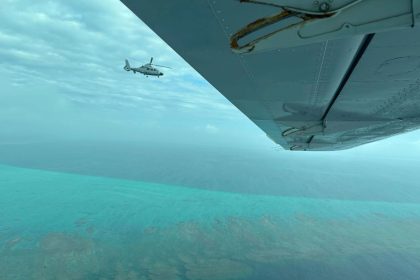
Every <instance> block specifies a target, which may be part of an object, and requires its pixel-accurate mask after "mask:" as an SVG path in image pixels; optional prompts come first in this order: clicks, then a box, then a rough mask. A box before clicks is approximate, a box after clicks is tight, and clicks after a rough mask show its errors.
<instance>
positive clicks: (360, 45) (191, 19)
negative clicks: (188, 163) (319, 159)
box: [121, 0, 420, 150]
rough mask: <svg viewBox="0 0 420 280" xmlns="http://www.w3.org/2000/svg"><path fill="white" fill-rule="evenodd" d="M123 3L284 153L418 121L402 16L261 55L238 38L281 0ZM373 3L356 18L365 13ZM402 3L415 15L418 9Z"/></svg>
mask: <svg viewBox="0 0 420 280" xmlns="http://www.w3.org/2000/svg"><path fill="white" fill-rule="evenodd" d="M121 1H122V2H123V3H124V4H125V5H126V6H127V7H128V8H129V9H131V10H132V11H133V12H134V13H135V14H136V15H137V16H138V17H139V18H140V19H141V20H142V21H143V22H145V23H146V24H147V25H148V26H149V27H150V28H151V29H152V30H153V31H155V32H156V33H157V34H158V35H159V36H160V37H161V38H162V39H163V40H164V41H165V42H166V43H168V44H169V45H170V46H171V47H172V48H173V49H174V50H175V51H176V52H177V53H178V54H180V55H181V56H182V57H183V58H184V59H185V60H186V61H187V62H188V63H189V64H190V65H192V66H193V67H194V68H195V69H196V70H197V71H198V72H199V73H200V74H201V75H202V76H203V77H205V78H206V79H207V80H208V81H209V82H210V83H211V84H212V85H213V86H214V87H215V88H216V89H218V90H219V91H220V92H221V93H222V94H223V95H224V96H225V97H226V98H227V99H228V100H229V101H231V102H232V103H233V104H234V105H235V106H236V107H237V108H239V109H240V110H241V111H242V112H243V113H244V114H245V115H246V116H247V117H248V118H249V119H251V120H252V121H253V122H254V123H255V124H256V125H257V126H259V127H260V128H261V129H262V130H263V131H265V133H266V134H267V136H268V137H270V138H271V139H272V140H273V141H274V142H276V143H278V144H280V145H281V146H282V147H284V148H285V149H291V150H339V149H346V148H350V147H354V146H358V145H361V144H364V143H368V142H373V141H376V140H379V139H383V138H386V137H389V136H391V135H395V134H399V133H403V132H407V131H410V130H414V129H417V128H418V127H419V126H420V30H419V29H418V28H416V27H414V28H411V27H407V26H402V25H401V24H400V25H399V26H398V24H396V23H395V17H389V18H392V23H389V24H388V25H386V24H385V26H384V24H382V25H380V24H379V25H378V24H377V23H376V22H374V23H373V24H372V22H373V21H372V20H371V21H369V20H367V21H366V22H369V24H371V25H369V27H367V28H366V30H364V29H363V30H362V28H359V27H357V28H358V29H357V30H356V31H357V32H353V33H351V34H350V35H348V34H347V35H346V34H344V35H343V34H338V35H337V36H335V33H333V34H332V35H330V33H327V32H326V34H327V35H325V36H324V37H322V36H320V37H317V39H316V40H313V41H309V43H300V41H299V40H298V41H297V43H296V42H294V41H293V40H292V39H290V40H289V41H288V40H287V38H288V37H285V38H286V40H283V41H281V40H280V41H279V42H284V43H285V46H283V45H282V46H278V47H277V45H276V42H274V43H272V44H271V45H269V44H268V43H267V44H266V45H269V47H267V46H264V43H266V42H262V43H261V44H260V45H257V47H256V50H258V51H255V52H253V51H251V52H241V51H237V50H236V51H235V50H234V49H233V48H234V46H233V45H234V44H235V43H232V36H233V35H234V34H237V32H238V31H240V30H243V29H244V27H245V28H252V24H255V23H256V24H260V21H258V20H257V19H261V18H263V19H264V18H267V17H268V16H271V15H278V13H279V11H280V10H281V9H280V8H279V5H274V4H272V3H271V4H270V3H263V4H261V3H260V4H258V3H250V2H252V1H249V0H248V1H244V0H242V1H236V0H223V1H221V0H177V1H168V0H153V1H149V0H121ZM363 1H366V0H362V1H353V2H354V3H356V4H357V3H360V2H363ZM382 1H384V2H381V4H382V3H385V2H387V3H388V4H389V3H391V2H390V1H387V0H382ZM393 1H394V0H393ZM414 1H415V2H416V1H417V0H414ZM245 2H247V3H245ZM255 2H258V1H255ZM259 2H270V1H259ZM271 2H273V3H274V2H276V3H277V2H282V1H280V0H278V1H275V0H272V1H271ZM284 2H287V1H284ZM289 2H293V1H289ZM294 2H296V3H303V2H305V1H294ZM310 2H311V3H312V2H313V1H310ZM315 2H317V3H319V2H322V1H315ZM330 2H332V1H330ZM336 2H340V1H336ZM341 2H346V1H341ZM347 2H349V3H350V2H352V1H347ZM366 2H368V1H366ZM396 2H399V1H394V3H396ZM403 2H404V1H403V0H401V3H403ZM408 2H410V3H411V0H410V1H408ZM408 2H407V3H408ZM417 2H418V1H417ZM404 3H405V2H404ZM389 5H394V4H392V3H391V4H389ZM395 5H396V4H395ZM401 5H402V4H401ZM407 5H408V4H407ZM354 6H355V7H356V6H357V5H354ZM376 7H378V6H376ZM382 7H385V6H381V8H382ZM390 8H392V11H396V10H398V9H397V8H401V9H403V7H390ZM366 9H367V10H366ZM369 9H370V10H369ZM372 9H374V8H372V7H371V8H369V7H367V8H363V9H362V10H359V11H358V13H357V14H358V15H360V14H364V15H365V16H366V17H368V16H370V14H369V13H372ZM404 9H412V10H413V11H412V12H413V14H414V8H412V7H411V6H410V7H408V6H407V7H404ZM384 10H385V8H384ZM343 14H345V13H343ZM372 14H374V13H372ZM413 14H410V13H408V15H407V14H404V13H403V12H401V16H400V17H399V19H401V20H402V19H403V17H404V19H408V17H410V20H411V16H413ZM298 15H299V14H298ZM329 16H330V15H324V16H323V15H315V16H313V18H314V19H315V20H318V19H320V20H324V17H329ZM340 16H341V14H338V15H334V17H330V18H329V19H328V20H330V19H334V20H339V19H340ZM343 17H344V15H343ZM273 18H274V17H273ZM302 18H304V17H303V16H302ZM302 18H301V19H299V20H302ZM306 18H308V16H306V17H305V18H304V19H306ZM354 18H355V17H353V18H351V17H349V19H348V20H349V21H350V20H352V19H354ZM255 20H257V21H256V22H255ZM294 20H296V19H294V18H292V17H291V18H285V20H284V21H281V22H280V21H279V22H278V23H277V24H280V25H277V26H275V25H274V24H273V25H269V26H268V27H266V28H268V29H269V30H268V31H267V30H264V29H263V28H261V30H256V32H254V33H253V34H251V36H254V37H253V38H251V39H250V40H251V41H252V40H253V39H255V38H257V37H258V36H260V35H261V34H263V35H264V34H269V33H270V32H273V30H277V29H281V28H284V27H285V26H287V25H291V24H293V23H294ZM250 23H252V24H251V25H250ZM282 24H283V25H282ZM375 24H376V25H375ZM413 25H414V22H413ZM343 26H344V25H343ZM354 26H356V25H351V26H350V25H345V27H346V28H349V27H352V28H353V27H354ZM372 26H373V27H372ZM394 26H396V27H397V28H393V27H394ZM298 27H299V26H298ZM320 28H322V27H318V29H317V30H319V29H320ZM343 28H344V27H343ZM370 30H374V31H376V30H378V31H380V32H370V33H369V31H370ZM286 31H289V30H286ZM291 31H293V30H291ZM258 32H259V33H258ZM279 34H280V35H282V33H279ZM276 35H277V34H276ZM304 35H305V34H303V35H302V33H299V36H302V37H303V36H304ZM309 37H310V36H309V35H308V38H309ZM298 39H299V38H298ZM250 40H248V41H250ZM236 43H241V40H239V42H236ZM260 46H261V50H259V47H260ZM264 47H265V49H264Z"/></svg>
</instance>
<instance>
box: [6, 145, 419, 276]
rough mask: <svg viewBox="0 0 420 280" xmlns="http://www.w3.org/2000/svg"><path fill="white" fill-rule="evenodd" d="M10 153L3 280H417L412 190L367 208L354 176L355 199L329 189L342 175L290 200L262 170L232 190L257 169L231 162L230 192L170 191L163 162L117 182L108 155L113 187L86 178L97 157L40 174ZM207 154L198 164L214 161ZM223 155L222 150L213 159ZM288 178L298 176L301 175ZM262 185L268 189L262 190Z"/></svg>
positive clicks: (32, 163)
mask: <svg viewBox="0 0 420 280" xmlns="http://www.w3.org/2000/svg"><path fill="white" fill-rule="evenodd" d="M97 148H98V147H97ZM98 149H99V148H98ZM6 150H7V149H5V150H3V151H1V150H0V152H1V153H0V155H2V159H3V162H7V164H6V163H3V164H2V165H0V194H1V195H0V272H1V276H0V279H2V280H3V279H4V280H9V279H25V280H26V279H101V280H105V279H132V280H134V279H142V280H147V279H150V280H155V279H165V280H170V279H191V280H193V279H198V280H211V279H226V280H227V279H255V280H256V279H267V280H270V279H273V280H274V279H276V280H277V279H286V280H288V279H290V280H295V279H296V280H297V279H311V280H313V279H315V280H317V279H320V280H321V279H322V280H328V279H334V280H335V279H344V280H346V279H359V280H360V279H362V280H363V279H415V280H417V279H419V278H418V277H419V271H420V237H419V236H420V204H419V203H418V202H417V199H419V197H416V195H415V194H416V190H415V188H414V189H413V187H409V186H408V185H403V186H402V189H407V190H411V192H410V194H411V198H410V197H409V196H407V195H404V194H401V193H400V191H396V190H397V189H398V188H396V187H395V186H394V185H393V184H392V183H388V184H387V185H384V188H383V189H384V191H383V193H384V194H383V195H382V198H381V196H380V195H379V191H377V193H378V195H377V198H376V199H370V197H371V196H375V195H372V192H373V194H375V190H376V189H378V187H372V189H371V191H369V190H367V191H365V192H363V193H362V191H361V189H362V188H361V187H360V186H357V184H356V183H360V182H359V181H358V180H357V176H355V175H354V174H355V173H354V172H353V171H354V170H353V171H352V170H349V171H348V172H350V173H348V174H350V175H348V174H347V173H346V174H347V175H346V176H348V177H346V178H351V176H352V174H353V176H355V177H356V181H354V182H356V183H354V186H355V188H356V189H357V190H358V192H359V194H357V192H354V191H348V190H345V189H344V190H343V187H341V188H340V187H339V186H335V187H336V188H334V184H340V182H342V185H343V186H348V185H349V182H348V180H347V181H345V180H343V179H342V178H343V177H342V176H344V175H343V174H341V175H340V173H338V174H337V175H336V176H337V177H336V178H338V179H336V180H330V184H332V185H329V186H327V187H326V186H320V187H319V188H317V187H316V186H317V184H320V182H317V181H316V180H315V179H314V178H318V179H320V178H322V176H319V174H317V176H315V175H313V174H312V173H309V172H308V173H306V174H307V176H306V177H307V178H306V179H305V180H309V179H311V178H312V182H313V185H312V188H309V189H308V188H307V187H305V188H303V187H300V188H299V186H300V185H301V184H299V182H303V181H302V180H304V179H302V178H299V177H297V178H296V179H295V180H294V181H293V180H291V179H288V180H289V183H290V184H293V185H295V186H297V187H296V188H297V190H296V191H295V192H293V190H292V188H289V187H287V185H286V184H287V181H281V183H277V184H275V182H276V181H275V180H274V179H273V178H276V177H275V176H274V172H273V173H272V174H271V173H270V172H268V173H264V172H267V171H259V172H262V173H264V174H266V177H265V178H266V180H263V179H261V178H264V176H263V177H259V178H260V180H257V179H255V181H253V183H252V184H250V183H248V185H247V184H246V183H244V185H245V188H244V189H245V190H242V191H238V190H240V184H241V182H244V181H242V179H238V178H237V179H235V178H236V177H237V176H239V175H237V174H239V173H240V170H242V172H244V170H248V169H249V171H250V172H251V170H253V169H256V166H257V163H255V162H254V161H249V163H246V161H245V163H242V164H245V165H247V164H248V165H250V166H242V169H241V168H239V169H238V167H237V164H233V163H232V162H235V161H236V160H237V159H236V158H235V157H230V156H229V155H228V154H225V155H224V156H225V161H221V162H224V163H223V164H221V165H222V166H221V167H220V166H219V167H217V168H222V167H223V168H225V172H226V173H227V174H229V173H231V176H233V177H232V181H225V180H223V178H229V176H225V175H220V177H219V178H221V179H220V180H219V181H218V180H217V178H214V182H213V183H212V184H204V186H203V184H200V182H201V180H200V178H198V179H195V180H191V178H189V179H186V181H185V182H187V183H185V184H175V183H173V184H170V183H168V181H170V180H172V181H177V180H176V179H174V178H173V177H171V176H169V175H168V176H169V177H165V176H163V175H162V174H164V173H165V172H167V169H168V168H169V167H168V166H166V167H165V164H167V165H168V163H165V164H162V165H163V167H162V166H161V169H159V170H160V171H156V170H155V172H156V174H161V175H160V176H159V175H156V174H155V175H154V176H155V177H153V176H152V175H151V174H152V173H151V172H149V173H142V172H140V171H138V172H137V173H136V172H134V171H133V170H134V169H133V170H131V171H130V172H131V173H128V172H127V173H124V172H123V168H121V167H120V169H118V168H116V167H115V166H117V165H119V164H118V163H116V162H120V164H122V162H124V160H123V159H122V158H124V157H117V156H115V157H114V162H113V163H110V164H113V166H114V168H113V169H112V168H110V169H109V170H111V169H112V170H114V173H108V174H111V175H113V176H101V175H100V174H101V173H102V174H104V175H106V172H104V170H105V169H104V167H103V168H99V166H100V164H97V165H95V166H97V167H98V168H97V169H96V171H92V170H94V168H92V166H94V164H93V165H92V162H95V161H96V160H98V158H97V157H96V160H95V159H94V157H89V158H90V159H91V161H92V162H91V163H89V161H88V160H84V161H83V160H81V161H79V165H78V164H76V162H77V160H76V159H77V158H78V157H77V156H74V160H73V161H72V160H71V159H70V157H67V159H66V160H63V161H59V160H57V159H58V158H60V157H59V155H56V159H55V160H52V158H53V154H54V153H51V154H50V155H49V156H50V161H49V163H48V164H49V165H48V164H47V162H48V161H46V160H45V158H46V157H47V156H48V155H46V154H44V160H41V161H39V162H37V161H36V160H35V158H34V157H31V156H30V153H29V150H27V151H26V157H23V156H22V159H21V160H20V161H19V160H18V159H19V156H18V155H17V154H15V157H12V156H11V155H10V157H9V158H8V157H7V152H6ZM35 150H36V149H35ZM35 150H31V151H32V153H35ZM87 150H88V149H86V151H87ZM7 151H9V153H11V152H10V149H9V150H7ZM20 151H22V149H20ZM44 151H46V149H45V150H44ZM73 151H74V149H73ZM79 151H82V148H80V149H79ZM82 154H83V153H82ZM213 154H214V153H213V152H211V153H209V155H208V158H207V161H206V162H207V163H202V164H208V162H211V160H212V156H210V155H213ZM84 155H85V156H86V153H84ZM108 156H109V155H108ZM144 156H146V153H144ZM172 156H173V155H172ZM172 156H171V158H172ZM196 156H197V157H199V158H201V159H202V158H203V154H199V155H196ZM220 156H221V155H220V151H219V154H217V155H216V156H214V157H220ZM248 157H251V156H250V155H248ZM31 158H32V159H31ZM186 158H190V159H191V160H192V159H193V158H194V156H193V155H191V156H189V157H188V156H187V157H186ZM23 159H25V160H23ZM13 160H14V162H12V161H13ZM99 161H100V162H103V161H102V160H99ZM270 161H273V162H274V161H275V159H270ZM69 162H73V163H72V164H70V163H69ZM150 162H151V161H150V160H149V163H150ZM197 162H202V161H201V160H197ZM240 162H243V160H241V161H240ZM290 162H291V164H295V163H293V162H294V161H293V160H291V161H290ZM296 162H298V161H296ZM83 163H85V165H83ZM260 163H261V161H260ZM37 164H38V166H36V165H37ZM89 164H91V165H89ZM102 164H103V163H102ZM343 164H344V163H343ZM47 165H48V166H49V167H48V166H47ZM180 165H182V166H184V167H185V166H191V169H190V170H189V171H185V170H184V171H183V172H184V173H183V175H182V176H186V175H187V174H191V176H192V177H193V176H194V175H193V174H194V169H193V167H192V166H194V165H197V164H191V163H190V164H187V163H180ZM72 166H73V167H72ZM77 166H78V168H79V169H77V168H76V167H77ZM120 166H121V165H120ZM127 166H129V165H127ZM144 166H146V164H144ZM153 166H155V168H157V167H156V166H157V165H153ZM209 166H211V165H209ZM227 166H231V167H230V169H229V168H228V167H227ZM233 166H236V167H235V168H236V169H235V168H234V167H233ZM349 166H351V165H349ZM251 167H252V168H251ZM289 167H290V166H289ZM292 167H293V166H292ZM382 167H383V166H382ZM72 168H73V169H72ZM150 168H152V167H150ZM162 168H163V169H162ZM165 168H166V169H165ZM217 168H216V167H213V171H214V170H219V169H217ZM383 168H385V167H383ZM47 169H51V170H47ZM198 169H199V170H201V169H202V168H197V169H196V170H198ZM291 169H295V171H294V172H296V173H298V171H299V170H296V169H297V165H296V166H294V168H291ZM118 170H119V171H118ZM303 170H305V169H302V170H301V172H303V173H301V174H302V175H301V177H305V176H304V175H305V173H304V171H303ZM82 171H84V172H82ZM163 171H165V172H163ZM118 172H120V173H119V174H120V175H118ZM197 172H198V171H197ZM201 172H203V171H201ZM278 172H280V171H278ZM372 172H373V171H372ZM398 172H403V171H401V170H400V171H399V170H395V173H394V174H399V173H398ZM405 172H408V173H409V172H410V171H409V170H408V169H406V170H405ZM83 173H85V174H83ZM296 173H294V174H296ZM315 173H316V172H315ZM356 173H357V172H356ZM408 173H407V174H408ZM121 174H132V175H131V178H130V176H128V175H124V176H123V175H121ZM135 174H142V175H141V176H140V175H135ZM199 174H202V176H210V174H208V175H205V174H203V173H199ZM217 174H219V173H214V174H213V175H214V176H217ZM270 174H271V175H270ZM283 174H285V173H283ZM311 174H312V175H311ZM325 174H328V173H327V172H325ZM413 174H414V173H413ZM251 175H252V173H251V174H248V176H251ZM386 175H389V174H385V175H384V176H386ZM136 176H138V177H136ZM142 176H143V177H144V178H149V179H153V182H151V180H149V181H148V180H142V178H141V177H142ZM172 176H173V174H172ZM182 176H181V177H182ZM196 176H197V174H196ZM244 176H247V175H246V174H245V172H244ZM311 176H312V177H311ZM314 176H315V177H314ZM407 176H408V175H407ZM198 177H200V176H198ZM251 177H252V176H251ZM308 177H309V179H308ZM159 178H161V179H160V180H159ZM168 178H172V179H168ZM204 178H206V177H204ZM246 178H247V177H246ZM365 179H366V180H371V179H370V177H366V178H365ZM235 180H236V181H235ZM377 180H379V182H383V181H381V180H384V179H383V178H382V179H381V178H379V177H378V179H377ZM258 181H260V182H261V184H260V185H259V186H258V185H257V184H258ZM156 182H158V183H156ZM194 182H196V186H193V185H194ZM270 182H271V184H273V185H275V186H276V187H274V186H271V188H269V187H267V185H269V183H270ZM305 182H306V181H305ZM308 182H310V180H309V181H308ZM375 182H378V181H371V182H370V183H371V185H373V184H375ZM391 182H393V181H391ZM409 182H411V180H409ZM368 183H369V182H367V183H366V186H368V185H369V184H368ZM223 184H225V185H223ZM228 184H231V186H229V185H228ZM302 184H303V183H302ZM216 185H218V187H214V186H216ZM283 186H284V187H283ZM328 188H329V190H331V191H330V192H329V191H328ZM278 189H280V190H278ZM305 189H306V190H307V191H306V193H305ZM389 189H391V191H390V190H389ZM282 190H283V191H282ZM339 190H341V192H340V191H339ZM392 190H393V191H392ZM392 192H393V193H392ZM328 193H330V194H331V195H329V196H328V195H327V194H328ZM378 197H379V198H378Z"/></svg>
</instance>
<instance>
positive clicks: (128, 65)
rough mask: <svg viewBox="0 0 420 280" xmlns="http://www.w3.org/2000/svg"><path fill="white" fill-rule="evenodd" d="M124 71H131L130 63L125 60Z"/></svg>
mask: <svg viewBox="0 0 420 280" xmlns="http://www.w3.org/2000/svg"><path fill="white" fill-rule="evenodd" d="M124 70H125V71H130V70H131V67H130V63H129V62H128V60H127V59H126V60H125V66H124Z"/></svg>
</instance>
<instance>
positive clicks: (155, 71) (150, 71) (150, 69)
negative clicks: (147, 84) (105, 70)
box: [128, 64, 163, 77]
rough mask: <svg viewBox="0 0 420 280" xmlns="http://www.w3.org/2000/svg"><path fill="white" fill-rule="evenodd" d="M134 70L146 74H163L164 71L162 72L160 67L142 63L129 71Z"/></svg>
mask: <svg viewBox="0 0 420 280" xmlns="http://www.w3.org/2000/svg"><path fill="white" fill-rule="evenodd" d="M130 70H131V71H133V73H134V74H135V73H136V72H138V73H141V74H143V75H145V76H157V77H159V76H163V73H162V72H160V71H159V70H158V69H156V68H154V67H152V66H150V65H147V64H145V65H142V66H140V67H136V68H130V69H129V70H128V71H130Z"/></svg>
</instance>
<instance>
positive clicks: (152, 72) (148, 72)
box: [124, 57, 170, 78]
mask: <svg viewBox="0 0 420 280" xmlns="http://www.w3.org/2000/svg"><path fill="white" fill-rule="evenodd" d="M152 62H153V57H151V58H150V62H149V63H146V64H144V65H142V66H140V67H131V66H130V63H129V62H128V60H127V59H126V60H125V66H124V70H125V71H133V73H134V74H136V72H139V73H142V74H143V75H145V76H146V77H148V76H157V77H158V78H159V77H160V76H163V73H162V72H161V71H159V70H158V69H157V68H155V67H153V66H156V67H164V68H169V69H170V67H168V66H163V65H157V64H153V63H152Z"/></svg>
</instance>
